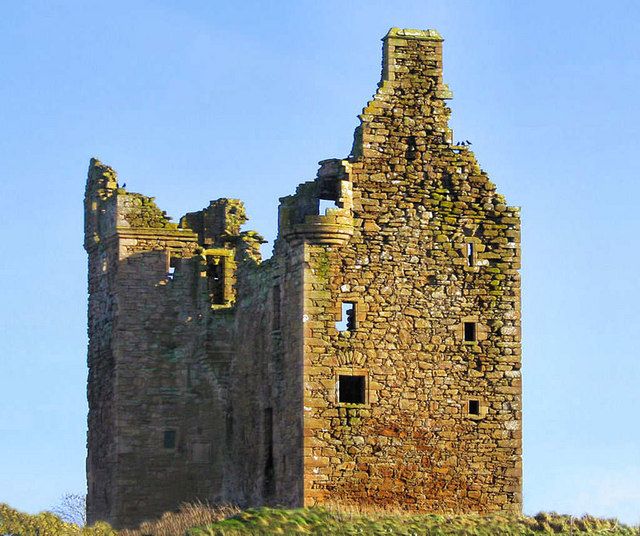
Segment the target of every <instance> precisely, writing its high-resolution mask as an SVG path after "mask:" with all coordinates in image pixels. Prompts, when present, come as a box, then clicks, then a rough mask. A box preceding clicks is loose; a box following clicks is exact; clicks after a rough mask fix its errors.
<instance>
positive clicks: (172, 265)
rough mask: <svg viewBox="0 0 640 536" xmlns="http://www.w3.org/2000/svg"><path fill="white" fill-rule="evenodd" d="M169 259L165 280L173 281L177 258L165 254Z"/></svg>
mask: <svg viewBox="0 0 640 536" xmlns="http://www.w3.org/2000/svg"><path fill="white" fill-rule="evenodd" d="M167 256H168V257H169V263H168V264H169V266H168V267H167V279H173V277H174V275H175V273H176V266H178V257H174V256H173V255H171V253H167Z"/></svg>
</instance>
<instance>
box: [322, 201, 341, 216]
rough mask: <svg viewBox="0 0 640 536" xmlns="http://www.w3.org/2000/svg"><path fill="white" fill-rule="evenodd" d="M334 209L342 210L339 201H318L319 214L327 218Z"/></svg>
mask: <svg viewBox="0 0 640 536" xmlns="http://www.w3.org/2000/svg"><path fill="white" fill-rule="evenodd" d="M332 208H340V207H339V206H338V203H337V201H333V200H331V199H318V214H319V215H320V216H326V214H327V211H328V210H329V209H332Z"/></svg>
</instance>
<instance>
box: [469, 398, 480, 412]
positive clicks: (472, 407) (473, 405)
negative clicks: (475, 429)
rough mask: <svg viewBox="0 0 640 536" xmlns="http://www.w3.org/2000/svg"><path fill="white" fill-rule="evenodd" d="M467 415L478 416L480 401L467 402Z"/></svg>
mask: <svg viewBox="0 0 640 536" xmlns="http://www.w3.org/2000/svg"><path fill="white" fill-rule="evenodd" d="M469 415H478V416H479V415H480V400H469Z"/></svg>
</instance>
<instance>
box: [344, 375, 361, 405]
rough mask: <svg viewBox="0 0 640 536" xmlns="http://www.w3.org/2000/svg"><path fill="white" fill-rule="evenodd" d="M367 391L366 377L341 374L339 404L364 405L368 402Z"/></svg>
mask: <svg viewBox="0 0 640 536" xmlns="http://www.w3.org/2000/svg"><path fill="white" fill-rule="evenodd" d="M365 389H366V379H365V376H347V375H344V374H341V375H340V376H339V378H338V402H340V403H342V404H364V403H365V402H366V397H365Z"/></svg>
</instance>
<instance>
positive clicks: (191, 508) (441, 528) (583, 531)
mask: <svg viewBox="0 0 640 536" xmlns="http://www.w3.org/2000/svg"><path fill="white" fill-rule="evenodd" d="M274 534H291V535H300V534H309V535H328V536H331V535H343V534H344V535H347V534H354V535H371V536H376V535H384V536H391V535H398V536H401V535H402V536H423V535H424V536H466V535H469V536H472V535H473V536H494V535H496V536H499V535H504V536H516V535H518V536H528V535H531V536H536V535H544V534H561V535H566V536H580V535H587V534H588V535H619V536H640V527H635V528H633V527H628V526H625V525H621V524H620V523H618V522H617V521H616V520H605V519H597V518H594V517H590V516H585V517H582V518H580V519H577V518H573V519H572V518H570V517H569V516H561V515H558V514H538V515H537V516H535V517H524V516H501V515H492V516H477V515H459V516H444V515H435V514H429V515H427V514H423V515H409V514H402V513H388V512H386V513H385V512H356V511H353V510H352V511H347V510H345V509H343V508H339V507H336V508H334V507H332V508H330V509H325V508H305V509H296V510H284V509H276V508H256V509H249V510H245V511H239V510H237V509H235V508H232V507H222V508H219V507H209V506H206V505H202V504H195V505H184V506H183V507H182V508H181V509H180V511H178V512H174V513H170V512H168V513H166V514H165V515H164V516H162V518H160V519H158V520H156V521H151V522H148V523H144V524H143V525H142V526H141V527H140V528H139V529H136V530H124V531H115V530H113V529H112V528H111V527H109V526H108V525H107V524H104V523H100V524H98V525H96V526H94V527H83V528H81V527H78V526H77V525H74V524H72V523H65V522H63V521H61V520H60V519H59V518H57V517H56V516H55V515H53V514H51V513H49V512H44V513H41V514H37V515H30V514H24V513H21V512H18V511H16V510H13V509H12V508H10V507H8V506H6V505H2V504H0V536H5V535H11V536H249V535H251V536H254V535H256V536H260V535H274Z"/></svg>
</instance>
